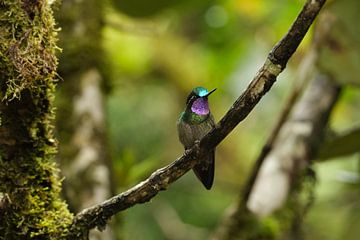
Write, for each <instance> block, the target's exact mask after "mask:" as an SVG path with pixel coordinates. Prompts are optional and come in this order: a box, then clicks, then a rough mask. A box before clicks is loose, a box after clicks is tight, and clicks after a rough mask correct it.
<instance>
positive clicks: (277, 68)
mask: <svg viewBox="0 0 360 240" xmlns="http://www.w3.org/2000/svg"><path fill="white" fill-rule="evenodd" d="M325 1H326V0H308V1H307V2H306V3H305V5H304V7H303V9H302V10H301V12H300V14H299V15H298V17H297V18H296V20H295V22H294V23H293V25H292V26H291V28H290V30H289V31H288V33H287V34H286V35H285V36H284V38H283V39H282V40H281V41H280V42H279V43H278V44H277V45H276V46H275V47H274V48H273V49H272V51H271V52H270V53H269V55H268V57H267V59H266V61H265V63H264V65H263V66H262V67H261V69H260V70H259V72H258V73H257V75H256V76H255V78H254V79H253V80H252V81H251V83H250V84H249V86H248V88H247V89H246V90H245V92H244V93H243V94H241V96H240V97H239V98H238V99H237V100H236V101H235V103H234V104H233V106H232V107H231V108H230V110H229V111H228V112H227V113H226V115H225V116H224V117H223V118H222V119H221V120H220V122H219V123H218V124H217V125H216V127H215V128H214V129H213V130H212V131H210V132H209V133H208V134H207V135H206V136H205V137H204V138H203V139H201V141H200V144H196V145H195V146H194V147H193V148H192V149H190V150H188V151H186V152H185V153H184V154H183V155H182V156H181V157H179V158H178V159H177V160H176V161H174V162H173V163H171V164H170V165H168V166H166V167H164V168H161V169H159V170H157V171H155V172H154V173H153V174H152V175H151V176H150V177H149V178H148V179H146V180H145V181H143V182H141V183H139V184H137V185H136V186H135V187H133V188H131V189H129V190H127V191H126V192H124V193H121V194H119V195H117V196H114V197H112V198H111V199H109V200H107V201H105V202H103V203H100V204H98V205H95V206H93V207H90V208H87V209H84V210H83V211H82V212H80V213H79V214H77V215H76V216H75V218H74V221H73V223H72V226H71V229H70V231H69V234H68V239H74V238H81V237H84V236H85V235H87V233H88V231H89V230H90V229H92V228H94V227H98V228H103V227H104V226H105V225H106V221H107V220H108V219H109V218H110V217H111V216H113V215H115V214H116V213H117V212H120V211H122V210H125V209H127V208H129V207H131V206H133V205H135V204H138V203H144V202H147V201H149V200H150V199H151V198H153V197H154V196H155V195H157V194H158V193H159V192H160V191H161V190H164V189H166V188H167V187H168V185H169V184H170V183H172V182H174V181H176V180H177V179H178V178H180V177H181V176H182V175H184V174H185V173H186V172H187V171H189V170H190V169H191V168H192V167H193V166H194V165H195V164H196V162H197V159H200V157H201V156H202V155H203V154H205V153H206V152H208V151H209V150H211V149H213V148H215V147H216V146H217V145H218V144H219V143H220V142H221V141H222V140H223V139H224V138H225V137H226V136H227V135H228V134H229V133H230V132H231V131H232V130H233V129H234V128H235V127H236V126H237V125H238V124H239V123H240V122H241V121H242V120H243V119H245V117H246V116H247V115H248V114H249V113H250V112H251V110H252V109H253V108H254V107H255V105H256V104H257V103H258V102H259V100H260V99H261V98H262V96H264V95H265V93H266V92H267V91H269V89H270V88H271V86H272V85H273V84H274V82H275V81H276V77H277V76H278V75H279V74H280V73H281V71H282V70H283V69H284V68H285V67H286V64H287V62H288V60H289V58H290V57H291V55H292V54H293V53H294V52H295V51H296V49H297V47H298V46H299V44H300V42H301V40H302V39H303V38H304V36H305V34H306V32H307V31H308V29H309V27H310V25H311V24H312V22H313V21H314V19H315V17H316V16H317V14H318V13H319V11H320V9H321V7H322V6H323V4H324V3H325Z"/></svg>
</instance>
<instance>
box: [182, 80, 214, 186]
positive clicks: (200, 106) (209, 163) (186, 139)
mask: <svg viewBox="0 0 360 240" xmlns="http://www.w3.org/2000/svg"><path fill="white" fill-rule="evenodd" d="M215 90H216V88H215V89H214V90H212V91H210V92H209V91H208V90H207V89H206V88H203V87H196V88H194V89H193V90H192V91H191V93H190V94H189V96H188V98H187V100H186V108H185V110H184V111H183V112H182V113H181V114H180V117H179V120H178V122H177V128H178V134H179V139H180V142H181V143H182V144H183V145H184V147H185V150H186V149H190V148H191V147H192V146H193V145H194V143H195V141H197V140H200V139H201V138H202V137H203V136H205V135H206V134H207V133H208V132H209V131H210V130H211V129H212V128H213V127H214V126H215V121H214V117H213V116H212V114H211V113H210V109H209V103H208V96H209V95H210V94H211V93H213V92H214V91H215ZM214 164H215V149H214V150H212V151H211V152H209V153H208V154H207V155H206V156H205V157H204V158H203V159H201V160H200V161H199V163H198V164H196V165H195V166H194V168H193V170H194V172H195V175H196V176H197V178H198V179H199V180H200V181H201V182H202V184H203V185H204V186H205V188H206V189H210V188H211V186H212V184H213V181H214V167H215V165H214Z"/></svg>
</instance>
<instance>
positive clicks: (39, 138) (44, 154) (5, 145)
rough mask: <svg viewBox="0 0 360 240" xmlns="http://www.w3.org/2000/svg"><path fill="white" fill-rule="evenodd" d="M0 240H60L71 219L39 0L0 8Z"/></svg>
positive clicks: (13, 1) (51, 43) (46, 13)
mask: <svg viewBox="0 0 360 240" xmlns="http://www.w3.org/2000/svg"><path fill="white" fill-rule="evenodd" d="M0 26H1V31H0V50H1V51H0V56H1V59H0V73H1V74H0V99H1V103H0V117H1V125H0V239H60V238H61V236H63V235H64V234H66V228H67V226H68V224H69V223H70V222H71V220H72V215H71V214H70V213H69V211H68V209H67V206H66V204H65V203H64V202H63V201H62V200H61V199H60V197H59V193H60V189H61V187H60V185H61V181H60V180H59V178H58V168H57V166H56V165H55V164H54V161H53V157H54V154H55V153H56V140H55V139H54V138H53V135H52V125H51V121H52V119H53V118H54V114H53V108H52V100H53V94H54V87H55V76H56V66H57V59H56V57H55V50H56V31H55V27H54V21H53V17H52V11H51V8H50V6H49V5H48V2H47V1H45V0H38V1H27V0H26V1H25V0H22V1H21V0H7V1H2V2H1V4H0Z"/></svg>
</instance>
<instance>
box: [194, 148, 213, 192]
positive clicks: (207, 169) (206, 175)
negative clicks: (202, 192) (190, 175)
mask: <svg viewBox="0 0 360 240" xmlns="http://www.w3.org/2000/svg"><path fill="white" fill-rule="evenodd" d="M193 171H194V173H195V175H196V177H197V178H198V179H199V180H200V181H201V182H202V184H203V185H204V187H205V188H206V189H208V190H210V189H211V187H212V185H213V182H214V171H215V150H213V151H211V152H210V153H209V154H207V155H206V156H205V157H204V159H201V161H200V163H198V164H196V165H195V166H194V168H193Z"/></svg>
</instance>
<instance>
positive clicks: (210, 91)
mask: <svg viewBox="0 0 360 240" xmlns="http://www.w3.org/2000/svg"><path fill="white" fill-rule="evenodd" d="M215 90H216V88H215V89H213V90H211V91H210V92H209V93H208V94H206V96H205V97H208V96H209V95H210V94H212V93H213V92H215Z"/></svg>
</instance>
